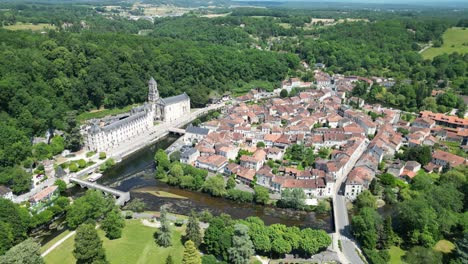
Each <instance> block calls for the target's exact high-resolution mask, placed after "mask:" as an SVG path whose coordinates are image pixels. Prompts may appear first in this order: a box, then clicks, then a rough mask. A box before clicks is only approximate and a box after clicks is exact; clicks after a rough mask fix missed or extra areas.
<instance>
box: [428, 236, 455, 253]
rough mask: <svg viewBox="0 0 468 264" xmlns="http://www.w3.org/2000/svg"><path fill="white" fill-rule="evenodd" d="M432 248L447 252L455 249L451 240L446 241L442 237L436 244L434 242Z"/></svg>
mask: <svg viewBox="0 0 468 264" xmlns="http://www.w3.org/2000/svg"><path fill="white" fill-rule="evenodd" d="M433 249H434V250H435V251H439V252H441V253H444V254H448V253H450V252H452V250H454V249H455V245H454V244H453V243H452V242H450V241H448V240H445V239H442V240H439V242H437V244H435V246H434V247H433Z"/></svg>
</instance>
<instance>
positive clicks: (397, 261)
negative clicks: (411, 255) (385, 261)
mask: <svg viewBox="0 0 468 264" xmlns="http://www.w3.org/2000/svg"><path fill="white" fill-rule="evenodd" d="M388 253H389V254H390V261H389V263H390V264H401V263H403V261H402V260H401V257H403V256H404V255H405V251H404V250H403V249H401V248H399V247H396V246H391V247H390V249H389V250H388Z"/></svg>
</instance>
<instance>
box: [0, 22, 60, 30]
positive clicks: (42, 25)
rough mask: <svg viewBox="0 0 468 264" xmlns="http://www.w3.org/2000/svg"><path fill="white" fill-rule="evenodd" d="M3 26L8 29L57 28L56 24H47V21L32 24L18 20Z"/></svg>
mask: <svg viewBox="0 0 468 264" xmlns="http://www.w3.org/2000/svg"><path fill="white" fill-rule="evenodd" d="M3 28H5V29H8V30H32V31H42V30H46V29H55V26H54V25H51V24H45V23H39V24H31V23H21V22H18V23H16V24H14V25H9V26H4V27H3Z"/></svg>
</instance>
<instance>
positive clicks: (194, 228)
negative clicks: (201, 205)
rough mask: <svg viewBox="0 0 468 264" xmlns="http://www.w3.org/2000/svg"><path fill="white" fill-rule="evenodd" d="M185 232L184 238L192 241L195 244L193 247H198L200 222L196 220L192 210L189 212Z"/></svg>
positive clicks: (200, 237) (199, 242)
mask: <svg viewBox="0 0 468 264" xmlns="http://www.w3.org/2000/svg"><path fill="white" fill-rule="evenodd" d="M185 233H186V235H185V239H186V240H190V241H192V242H193V243H194V244H195V247H197V248H198V246H200V244H201V242H202V235H201V230H200V222H199V221H198V218H197V217H196V215H195V212H194V211H192V213H191V214H190V217H189V219H188V223H187V229H186V230H185Z"/></svg>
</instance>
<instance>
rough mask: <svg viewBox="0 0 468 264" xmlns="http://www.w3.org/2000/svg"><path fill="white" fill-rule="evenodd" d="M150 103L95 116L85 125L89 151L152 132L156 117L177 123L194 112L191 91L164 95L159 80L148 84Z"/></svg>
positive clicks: (105, 147)
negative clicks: (124, 110)
mask: <svg viewBox="0 0 468 264" xmlns="http://www.w3.org/2000/svg"><path fill="white" fill-rule="evenodd" d="M148 86H149V93H148V102H147V103H145V104H144V105H142V106H138V107H135V108H133V109H132V110H130V112H128V113H124V114H120V115H116V116H107V117H105V118H102V119H93V120H90V121H89V122H88V124H87V125H85V126H84V127H83V128H82V133H83V135H84V138H85V145H86V146H87V148H88V149H89V150H94V151H106V150H109V149H112V148H113V147H115V146H117V145H120V144H121V143H122V142H125V141H127V140H131V139H132V138H134V137H135V136H137V135H138V134H141V133H142V132H144V131H148V129H150V128H151V127H153V125H154V121H155V120H161V121H164V122H173V121H175V120H177V119H178V118H181V117H183V116H186V115H188V114H190V98H189V97H188V95H187V94H185V93H183V94H181V95H177V96H172V97H169V98H160V97H159V91H158V86H157V83H156V81H155V80H154V79H153V78H151V80H150V81H149V83H148Z"/></svg>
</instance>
